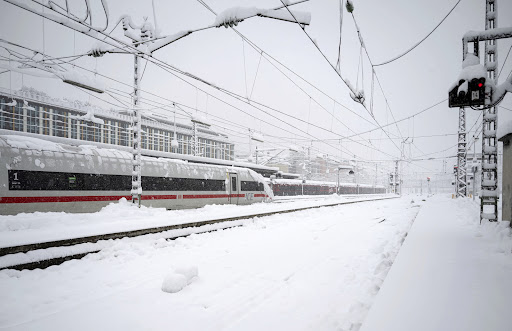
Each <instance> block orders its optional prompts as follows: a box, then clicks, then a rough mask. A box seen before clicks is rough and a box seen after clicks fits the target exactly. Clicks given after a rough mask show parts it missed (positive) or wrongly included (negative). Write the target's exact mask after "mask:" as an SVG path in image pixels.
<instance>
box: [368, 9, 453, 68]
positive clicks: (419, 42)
mask: <svg viewBox="0 0 512 331" xmlns="http://www.w3.org/2000/svg"><path fill="white" fill-rule="evenodd" d="M461 1H462V0H458V1H457V3H455V5H454V6H453V7H452V9H450V11H449V12H448V14H446V16H445V17H444V18H443V19H442V20H441V22H439V23H438V24H437V25H436V26H435V27H434V29H433V30H432V31H430V32H429V33H428V34H427V35H426V36H425V37H424V38H423V39H421V40H420V41H418V42H417V43H416V44H414V45H413V46H412V47H411V48H409V49H408V50H406V51H405V52H403V53H401V54H399V55H397V56H395V57H394V58H391V59H390V60H387V61H384V62H382V63H379V64H374V65H373V66H374V67H378V66H383V65H385V64H388V63H391V62H394V61H396V60H398V59H400V58H401V57H403V56H405V55H406V54H408V53H409V52H411V51H412V50H413V49H415V48H416V47H418V46H419V45H420V44H421V43H422V42H424V41H425V40H426V39H427V38H428V37H430V35H431V34H432V33H434V31H436V30H437V28H438V27H439V26H440V25H441V24H443V22H444V21H445V20H446V19H447V18H448V16H450V14H451V13H452V12H453V10H454V9H455V8H456V7H457V5H458V4H459V3H460V2H461Z"/></svg>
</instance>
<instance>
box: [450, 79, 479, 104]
mask: <svg viewBox="0 0 512 331" xmlns="http://www.w3.org/2000/svg"><path fill="white" fill-rule="evenodd" d="M448 96H449V98H448V106H449V107H450V108H453V107H470V106H483V105H485V77H480V78H473V79H471V81H467V80H460V81H459V84H458V85H455V86H454V88H453V89H452V90H451V91H450V92H449V93H448Z"/></svg>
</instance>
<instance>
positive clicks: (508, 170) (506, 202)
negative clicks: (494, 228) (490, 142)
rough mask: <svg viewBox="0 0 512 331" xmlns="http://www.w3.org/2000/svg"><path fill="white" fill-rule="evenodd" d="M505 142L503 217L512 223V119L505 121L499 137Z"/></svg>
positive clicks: (502, 183)
mask: <svg viewBox="0 0 512 331" xmlns="http://www.w3.org/2000/svg"><path fill="white" fill-rule="evenodd" d="M496 138H498V140H499V141H501V142H503V158H502V160H503V176H502V177H500V178H502V182H501V188H502V202H501V203H502V217H501V219H502V220H503V221H510V222H511V224H512V121H509V122H507V123H503V124H502V126H501V127H500V128H499V129H498V135H497V137H496Z"/></svg>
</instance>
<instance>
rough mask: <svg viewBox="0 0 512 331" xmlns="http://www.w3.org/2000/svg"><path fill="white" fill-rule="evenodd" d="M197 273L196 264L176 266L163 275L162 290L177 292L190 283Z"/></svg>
mask: <svg viewBox="0 0 512 331" xmlns="http://www.w3.org/2000/svg"><path fill="white" fill-rule="evenodd" d="M198 275H199V272H198V268H197V266H181V267H176V268H174V270H173V272H171V273H169V274H167V275H166V276H165V278H164V281H163V282H162V291H164V292H166V293H176V292H179V291H181V290H183V289H184V288H185V287H186V286H187V285H188V284H190V283H192V282H193V281H194V279H195V278H197V276H198Z"/></svg>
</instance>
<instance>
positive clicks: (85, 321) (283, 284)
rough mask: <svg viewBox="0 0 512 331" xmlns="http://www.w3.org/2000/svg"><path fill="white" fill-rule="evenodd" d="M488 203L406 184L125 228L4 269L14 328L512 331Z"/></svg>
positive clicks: (504, 236) (508, 273) (3, 324)
mask: <svg viewBox="0 0 512 331" xmlns="http://www.w3.org/2000/svg"><path fill="white" fill-rule="evenodd" d="M250 207H251V206H250ZM111 208H114V207H111ZM115 208H117V209H118V211H119V210H123V209H126V210H133V209H131V208H130V207H129V206H125V207H123V205H122V204H120V205H117V206H115ZM478 211H479V206H478V205H477V204H476V203H475V202H473V201H472V200H470V199H457V200H456V199H451V198H450V197H449V196H434V197H429V198H427V199H426V201H425V202H424V201H422V198H420V197H418V196H405V197H403V198H400V199H392V200H383V201H374V202H364V203H361V204H349V205H340V206H336V207H326V208H320V209H311V210H306V211H301V212H296V213H290V214H281V215H274V216H269V217H262V218H256V219H252V220H246V221H244V222H243V226H241V227H237V228H231V229H226V230H219V231H215V232H210V233H204V234H198V235H191V236H189V237H186V238H179V239H177V240H173V241H166V240H163V239H157V238H156V237H151V236H147V237H144V238H139V239H138V240H135V241H134V240H129V239H121V240H116V241H115V242H113V244H112V245H110V246H108V247H106V248H105V249H103V250H102V251H101V252H99V253H95V254H90V255H88V256H86V257H85V258H83V259H82V260H74V261H68V262H65V263H63V264H62V265H60V266H53V267H50V268H48V269H45V270H33V271H28V270H25V271H14V270H3V271H0V293H1V294H2V295H1V296H0V329H6V330H70V329H72V330H91V329H95V330H141V329H142V330H169V329H172V330H262V329H265V330H344V331H348V330H356V331H357V330H361V331H373V330H378V331H383V330H393V331H400V330H408V331H410V330H429V331H430V330H450V331H452V330H475V331H476V330H496V331H498V330H509V329H510V324H509V314H508V311H509V309H510V307H511V306H512V282H511V281H510V280H511V279H512V237H511V231H510V228H508V227H507V226H508V222H502V223H494V224H491V223H487V224H484V225H482V226H480V225H479V224H478V223H479V219H478ZM151 212H154V211H151V210H145V211H144V210H141V211H140V213H149V214H148V215H149V216H151V215H152V214H151ZM189 212H192V213H197V210H196V211H189ZM418 212H419V213H418ZM171 213H172V212H171ZM65 215H66V214H63V215H61V216H62V217H65ZM95 215H96V217H100V216H101V217H103V216H104V217H110V218H115V217H119V218H125V217H126V215H118V216H115V215H114V214H113V213H112V214H108V213H106V214H102V213H101V212H100V213H95ZM141 215H142V214H141ZM141 215H138V216H137V217H142V216H141ZM42 216H44V215H42ZM72 216H73V215H69V214H67V217H72ZM414 219H415V221H414V224H413V220H414ZM96 221H97V222H101V220H96ZM104 221H107V222H112V220H111V219H109V220H104ZM411 225H412V228H411ZM56 228H58V226H56ZM406 234H408V235H407V236H406V237H405V235H406ZM404 238H406V239H405V242H404ZM402 243H404V245H403V246H402ZM397 254H398V255H397ZM395 257H396V259H395ZM393 261H394V262H393ZM388 271H389V273H388ZM381 287H382V289H381Z"/></svg>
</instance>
